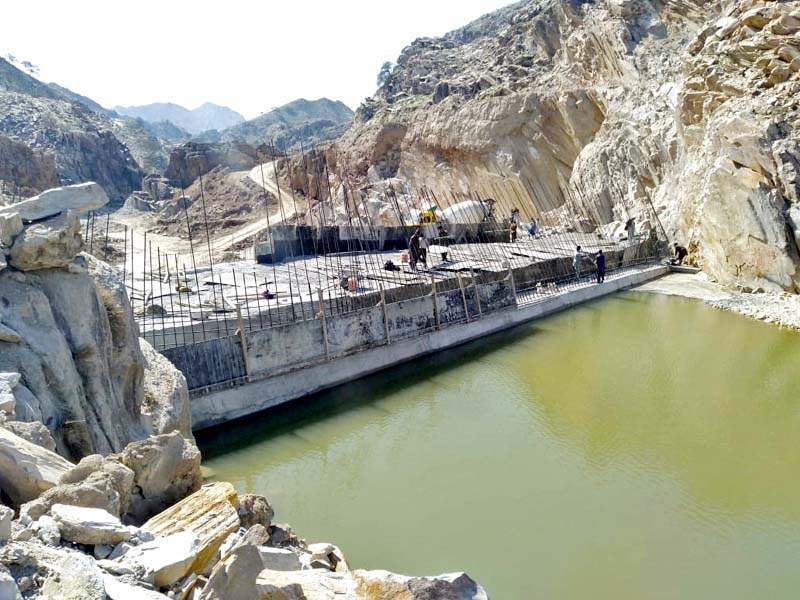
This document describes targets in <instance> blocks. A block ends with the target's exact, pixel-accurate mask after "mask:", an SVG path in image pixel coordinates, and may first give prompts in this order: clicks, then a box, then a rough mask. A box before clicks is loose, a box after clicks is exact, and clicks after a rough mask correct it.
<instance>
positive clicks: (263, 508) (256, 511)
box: [239, 494, 275, 529]
mask: <svg viewBox="0 0 800 600" xmlns="http://www.w3.org/2000/svg"><path fill="white" fill-rule="evenodd" d="M274 516H275V511H274V510H272V507H271V506H270V505H269V502H268V501H267V499H266V498H264V496H256V495H255V494H245V495H244V496H240V497H239V519H240V520H241V521H242V527H245V528H247V529H249V528H250V527H253V526H254V525H263V526H264V527H266V528H267V529H269V527H270V525H271V524H272V518H273V517H274Z"/></svg>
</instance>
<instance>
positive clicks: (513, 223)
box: [509, 208, 519, 244]
mask: <svg viewBox="0 0 800 600" xmlns="http://www.w3.org/2000/svg"><path fill="white" fill-rule="evenodd" d="M509 224H510V231H509V239H510V240H511V243H512V244H513V243H514V242H516V241H517V229H518V228H519V209H518V208H514V209H512V211H511V217H510V218H509Z"/></svg>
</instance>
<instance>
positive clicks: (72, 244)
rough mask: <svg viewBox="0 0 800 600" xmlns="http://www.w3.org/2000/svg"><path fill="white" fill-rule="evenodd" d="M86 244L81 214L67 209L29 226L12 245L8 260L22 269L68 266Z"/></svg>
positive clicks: (13, 265) (15, 266) (32, 269)
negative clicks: (79, 217) (83, 237)
mask: <svg viewBox="0 0 800 600" xmlns="http://www.w3.org/2000/svg"><path fill="white" fill-rule="evenodd" d="M82 247H83V239H82V238H81V223H80V221H79V220H78V216H77V215H76V214H74V213H71V212H66V213H64V214H62V215H59V216H57V217H53V218H52V219H48V220H47V221H43V222H41V223H36V224H34V225H30V226H28V227H27V228H25V229H24V230H23V231H22V233H20V234H19V235H18V236H17V238H16V239H15V240H14V245H13V246H11V250H10V251H9V253H8V256H9V261H8V264H9V265H11V266H12V267H14V268H16V269H19V270H20V271H35V270H38V269H51V268H65V267H67V266H68V265H69V263H70V262H72V261H73V260H74V258H75V257H76V256H77V255H78V253H79V252H80V251H81V248H82Z"/></svg>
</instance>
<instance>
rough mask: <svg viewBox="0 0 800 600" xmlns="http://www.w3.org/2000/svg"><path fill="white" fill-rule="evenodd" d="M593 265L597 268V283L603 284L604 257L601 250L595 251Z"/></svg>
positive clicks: (604, 276)
mask: <svg viewBox="0 0 800 600" xmlns="http://www.w3.org/2000/svg"><path fill="white" fill-rule="evenodd" d="M594 264H595V266H597V283H603V282H604V281H605V280H606V255H605V254H603V251H602V250H598V251H597V255H596V256H595V257H594Z"/></svg>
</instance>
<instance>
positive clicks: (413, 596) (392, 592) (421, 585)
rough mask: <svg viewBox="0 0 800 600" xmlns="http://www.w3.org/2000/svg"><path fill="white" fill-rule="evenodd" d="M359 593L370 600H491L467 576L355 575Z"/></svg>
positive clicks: (354, 573)
mask: <svg viewBox="0 0 800 600" xmlns="http://www.w3.org/2000/svg"><path fill="white" fill-rule="evenodd" d="M353 578H354V580H355V583H356V587H355V591H356V592H357V593H358V594H360V595H361V596H363V597H364V598H366V599H367V600H388V599H389V598H397V599H398V600H399V599H400V598H402V599H403V600H428V599H430V598H441V599H442V600H444V599H447V600H489V596H488V595H487V594H486V592H485V591H484V589H483V588H482V587H481V586H480V585H478V584H477V583H475V582H474V581H473V580H472V579H471V578H470V577H469V575H467V574H466V573H449V574H446V575H439V576H438V577H407V576H405V575H396V574H394V573H389V572H388V571H354V572H353Z"/></svg>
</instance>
